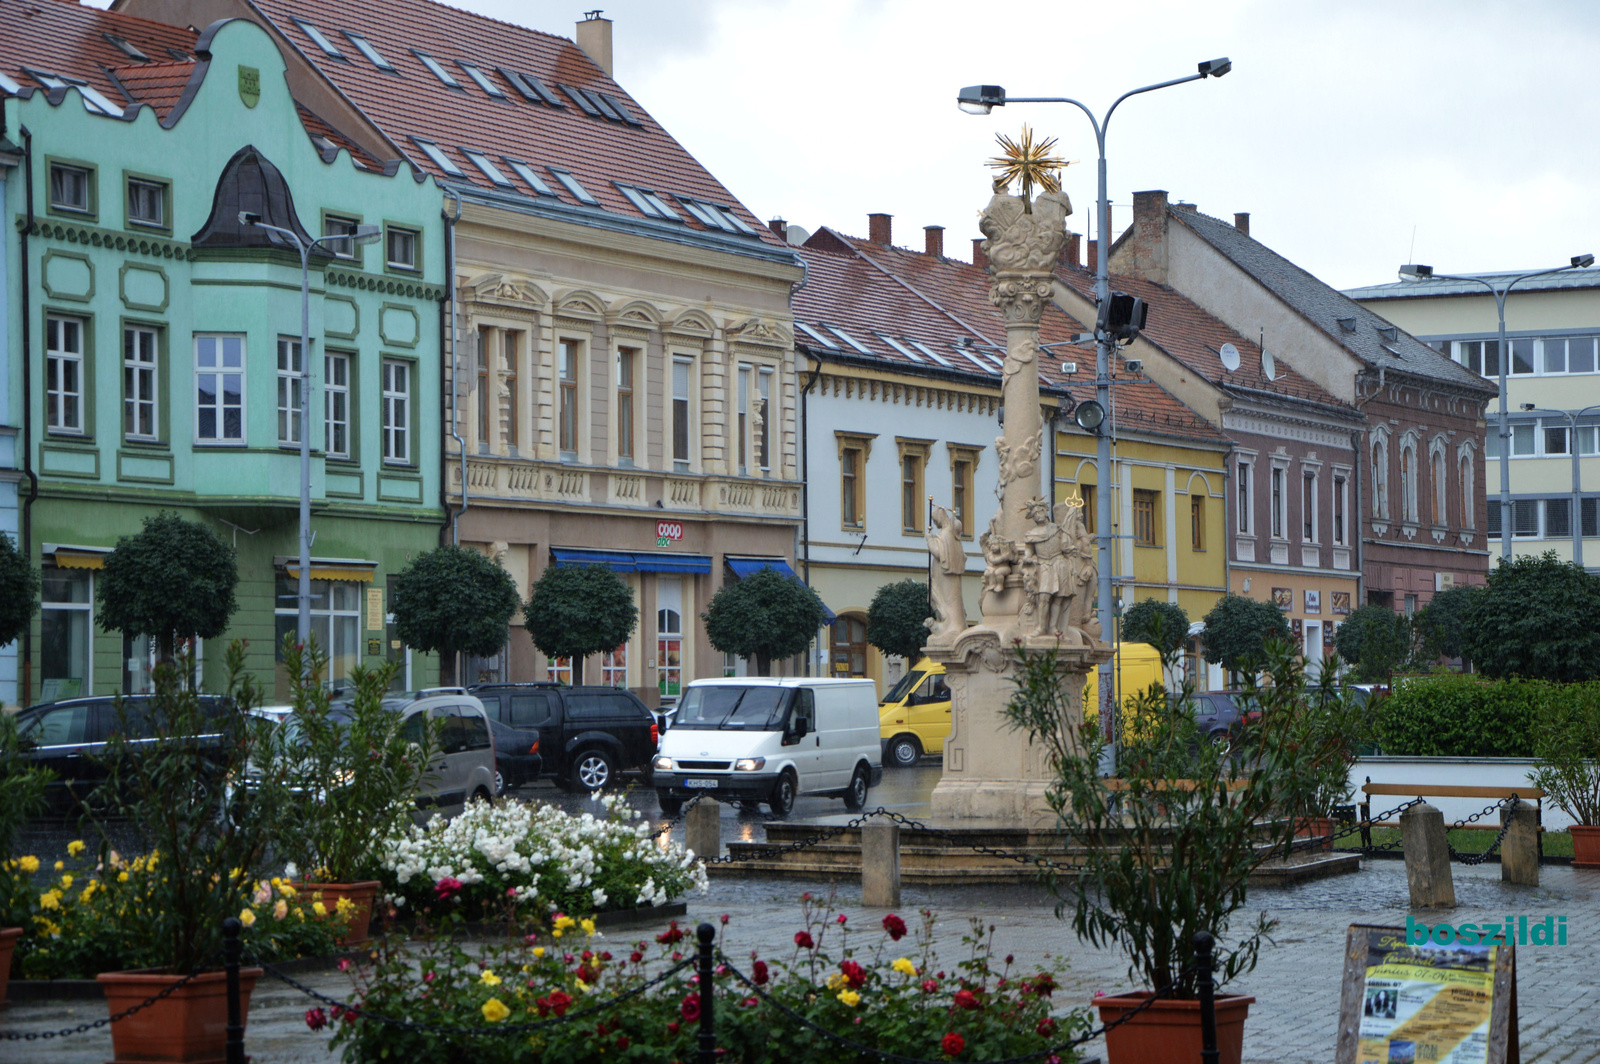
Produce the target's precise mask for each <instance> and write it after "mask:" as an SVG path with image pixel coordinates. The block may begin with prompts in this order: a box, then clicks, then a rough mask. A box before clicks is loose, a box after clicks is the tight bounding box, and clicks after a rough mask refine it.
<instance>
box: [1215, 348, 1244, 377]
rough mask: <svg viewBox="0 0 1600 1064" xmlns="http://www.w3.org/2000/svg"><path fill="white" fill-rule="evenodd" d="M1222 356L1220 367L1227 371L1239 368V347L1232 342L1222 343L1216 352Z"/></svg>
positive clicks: (1230, 371)
mask: <svg viewBox="0 0 1600 1064" xmlns="http://www.w3.org/2000/svg"><path fill="white" fill-rule="evenodd" d="M1218 354H1220V355H1221V356H1222V368H1223V369H1226V370H1227V371H1228V372H1229V373H1232V372H1233V371H1234V370H1236V369H1238V368H1239V349H1238V348H1237V347H1234V346H1233V345H1232V344H1223V345H1222V350H1221V351H1219V352H1218Z"/></svg>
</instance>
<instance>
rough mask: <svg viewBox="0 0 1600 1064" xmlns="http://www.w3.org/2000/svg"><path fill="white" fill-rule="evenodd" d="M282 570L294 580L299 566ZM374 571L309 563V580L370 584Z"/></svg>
mask: <svg viewBox="0 0 1600 1064" xmlns="http://www.w3.org/2000/svg"><path fill="white" fill-rule="evenodd" d="M96 568H98V566H97V567H96ZM283 568H284V571H285V572H287V573H288V574H289V575H290V576H293V577H296V578H298V577H299V576H300V566H299V565H298V564H293V565H285V566H284V567H283ZM376 571H377V568H376V566H374V567H372V568H364V567H357V566H349V565H318V564H317V563H316V562H312V563H311V579H313V580H360V581H362V582H363V583H369V584H370V583H371V582H372V574H373V573H374V572H376Z"/></svg>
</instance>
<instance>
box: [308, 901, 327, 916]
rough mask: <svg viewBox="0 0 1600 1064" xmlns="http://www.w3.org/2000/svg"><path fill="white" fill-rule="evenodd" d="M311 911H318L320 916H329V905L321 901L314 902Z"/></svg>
mask: <svg viewBox="0 0 1600 1064" xmlns="http://www.w3.org/2000/svg"><path fill="white" fill-rule="evenodd" d="M311 911H312V912H314V913H316V914H317V915H318V916H327V915H328V907H327V906H326V905H324V904H322V903H321V902H320V901H319V902H316V903H314V904H313V905H312V906H311Z"/></svg>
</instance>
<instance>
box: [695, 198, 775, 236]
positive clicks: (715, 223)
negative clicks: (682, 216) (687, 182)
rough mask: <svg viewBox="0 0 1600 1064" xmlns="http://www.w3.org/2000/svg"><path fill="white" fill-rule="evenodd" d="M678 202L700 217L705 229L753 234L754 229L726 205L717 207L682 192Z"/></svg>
mask: <svg viewBox="0 0 1600 1064" xmlns="http://www.w3.org/2000/svg"><path fill="white" fill-rule="evenodd" d="M678 202H679V203H681V204H683V205H684V206H685V207H687V208H688V209H689V213H690V214H692V215H694V216H695V217H696V218H698V219H700V222H701V224H702V225H704V226H705V227H706V228H707V229H722V230H724V231H726V232H729V233H743V234H744V235H745V236H755V235H756V231H755V230H754V229H751V228H750V227H749V226H748V225H746V224H744V222H742V221H740V219H739V216H738V215H736V214H734V213H733V212H732V211H730V210H729V209H728V208H726V207H719V206H717V205H716V204H714V203H707V202H706V201H705V200H697V199H690V198H689V197H688V196H685V195H683V194H682V193H679V194H678Z"/></svg>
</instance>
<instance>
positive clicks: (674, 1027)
mask: <svg viewBox="0 0 1600 1064" xmlns="http://www.w3.org/2000/svg"><path fill="white" fill-rule="evenodd" d="M667 1033H668V1034H677V1033H678V1021H677V1020H673V1021H672V1022H671V1023H669V1024H667Z"/></svg>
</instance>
